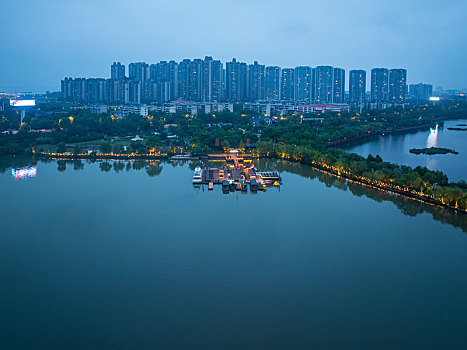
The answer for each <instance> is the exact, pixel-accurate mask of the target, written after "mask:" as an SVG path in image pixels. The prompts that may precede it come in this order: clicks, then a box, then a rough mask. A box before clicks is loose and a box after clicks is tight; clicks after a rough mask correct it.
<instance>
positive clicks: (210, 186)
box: [208, 182, 214, 191]
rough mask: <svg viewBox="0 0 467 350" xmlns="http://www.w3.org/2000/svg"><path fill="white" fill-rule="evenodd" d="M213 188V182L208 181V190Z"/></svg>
mask: <svg viewBox="0 0 467 350" xmlns="http://www.w3.org/2000/svg"><path fill="white" fill-rule="evenodd" d="M213 189H214V182H210V183H209V185H208V190H209V191H212V190H213Z"/></svg>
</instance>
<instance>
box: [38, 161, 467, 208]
mask: <svg viewBox="0 0 467 350" xmlns="http://www.w3.org/2000/svg"><path fill="white" fill-rule="evenodd" d="M41 156H45V157H47V158H48V159H52V160H95V161H101V160H114V161H135V160H149V161H151V160H152V161H171V160H177V161H179V160H209V157H208V156H199V157H192V156H187V155H180V156H179V157H176V156H175V158H174V157H169V156H167V155H163V156H149V155H139V156H135V155H115V154H113V155H110V154H109V155H99V156H98V155H87V156H86V155H82V154H80V155H73V154H60V155H59V154H56V155H55V154H41ZM252 156H253V158H255V159H276V160H287V161H289V162H295V163H298V164H301V165H307V166H309V167H311V168H312V169H314V170H317V171H320V172H323V173H326V174H329V175H332V176H335V177H338V178H343V179H346V180H347V181H351V182H354V183H358V184H360V185H362V186H365V187H371V188H373V189H377V190H379V191H384V192H387V193H395V194H397V195H400V196H404V197H407V198H411V199H414V200H418V201H420V202H424V203H427V204H430V205H436V206H439V207H442V208H448V209H452V210H454V211H455V212H458V213H462V214H467V210H464V209H460V208H456V207H453V206H452V205H449V204H444V203H442V202H439V201H437V200H435V199H433V198H430V197H426V196H421V195H419V194H415V193H412V192H409V191H404V190H400V189H397V188H392V187H388V186H385V185H380V184H375V183H372V182H371V181H370V180H368V179H364V178H357V177H355V176H351V175H347V174H339V173H338V172H337V171H335V170H333V169H328V168H325V167H323V166H319V165H317V164H308V163H303V162H300V161H297V160H294V159H288V158H281V157H259V156H255V155H252Z"/></svg>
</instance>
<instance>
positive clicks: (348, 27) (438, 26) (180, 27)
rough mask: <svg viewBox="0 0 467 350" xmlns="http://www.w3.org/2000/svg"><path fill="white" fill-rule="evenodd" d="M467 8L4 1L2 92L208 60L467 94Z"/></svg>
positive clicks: (460, 4)
mask: <svg viewBox="0 0 467 350" xmlns="http://www.w3.org/2000/svg"><path fill="white" fill-rule="evenodd" d="M466 14H467V0H391V1H389V0H387V1H381V0H288V1H283V0H235V1H233V0H223V1H221V0H219V1H216V0H15V1H13V0H2V1H1V6H0V42H1V43H2V45H1V48H2V49H1V51H0V67H1V69H0V90H6V89H8V90H11V89H18V90H25V89H27V90H29V91H37V92H43V91H45V90H59V88H60V80H61V79H62V78H63V77H65V76H72V77H108V76H109V74H110V73H109V66H110V64H111V63H112V62H113V61H116V60H117V61H121V62H122V63H124V64H126V65H127V64H128V63H129V62H134V61H146V62H148V63H153V62H157V61H160V60H170V59H175V60H177V61H178V60H181V59H183V58H203V57H204V56H206V55H209V56H213V57H214V58H218V59H221V60H222V61H224V62H225V61H228V60H231V59H232V57H236V58H237V59H238V60H240V61H244V62H247V63H250V62H253V61H254V60H258V61H259V62H260V63H264V64H266V65H280V66H282V67H294V66H298V65H310V66H317V65H323V64H325V65H333V66H337V67H342V68H345V69H346V70H349V69H356V68H358V69H360V68H362V69H366V70H369V69H371V68H372V67H388V68H407V70H408V82H409V83H418V82H426V83H432V84H433V85H435V86H442V87H443V88H458V89H461V88H466V87H467V22H466Z"/></svg>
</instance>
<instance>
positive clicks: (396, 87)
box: [389, 68, 407, 103]
mask: <svg viewBox="0 0 467 350" xmlns="http://www.w3.org/2000/svg"><path fill="white" fill-rule="evenodd" d="M406 97H407V70H406V69H400V68H395V69H391V70H390V71H389V102H391V103H404V102H405V100H406Z"/></svg>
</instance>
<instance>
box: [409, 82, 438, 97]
mask: <svg viewBox="0 0 467 350" xmlns="http://www.w3.org/2000/svg"><path fill="white" fill-rule="evenodd" d="M409 92H410V96H411V97H412V98H415V99H418V100H428V99H429V98H430V97H431V96H433V85H430V84H411V85H410V89H409Z"/></svg>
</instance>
